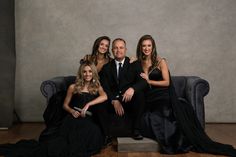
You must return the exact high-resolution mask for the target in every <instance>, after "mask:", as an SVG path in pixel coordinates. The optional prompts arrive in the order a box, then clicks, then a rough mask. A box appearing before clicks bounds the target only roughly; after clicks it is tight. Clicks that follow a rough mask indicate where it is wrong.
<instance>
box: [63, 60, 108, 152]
mask: <svg viewBox="0 0 236 157" xmlns="http://www.w3.org/2000/svg"><path fill="white" fill-rule="evenodd" d="M106 100H107V95H106V93H105V92H104V91H103V88H102V87H101V85H100V82H99V77H98V73H97V69H96V66H95V65H94V64H93V63H92V62H89V61H85V62H84V63H82V64H81V65H80V68H79V70H78V74H77V79H76V81H75V83H74V84H71V85H70V86H69V88H68V90H67V95H66V98H65V101H64V104H63V108H64V109H65V110H66V111H67V112H68V113H69V115H68V116H67V117H66V118H65V120H64V121H63V124H62V128H61V132H62V135H64V137H66V141H67V143H68V144H67V148H68V153H69V154H73V155H74V156H90V155H92V154H95V153H97V152H99V151H100V149H101V147H102V145H103V136H102V133H101V130H100V128H99V127H98V126H97V124H96V123H95V118H94V115H92V116H91V114H88V113H93V109H94V108H93V107H94V105H96V104H100V103H102V102H104V101H106ZM75 107H77V108H80V109H81V110H76V109H75Z"/></svg>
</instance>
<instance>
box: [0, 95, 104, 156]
mask: <svg viewBox="0 0 236 157" xmlns="http://www.w3.org/2000/svg"><path fill="white" fill-rule="evenodd" d="M96 97H97V95H92V94H89V93H81V94H74V95H73V97H72V100H71V103H70V106H71V107H74V106H76V107H80V108H82V107H83V106H84V105H85V104H86V103H87V102H89V101H91V100H93V99H94V98H96ZM54 101H56V99H54ZM52 103H55V102H51V104H52ZM59 104H60V103H59ZM89 110H90V111H91V112H93V106H92V107H91V108H89ZM52 114H53V113H52ZM57 130H58V131H54V132H53V134H50V137H46V138H44V139H43V140H40V141H39V142H38V141H36V140H21V141H19V142H17V143H16V144H2V145H0V155H5V156H6V157H19V156H23V157H89V156H91V155H93V154H96V153H98V152H99V151H100V150H101V148H102V145H103V141H104V139H103V136H102V133H101V130H100V128H99V127H98V125H97V124H96V123H95V120H94V116H86V117H85V118H81V117H80V118H74V117H73V116H72V115H70V114H67V115H66V116H65V118H64V119H63V120H62V122H61V125H60V127H59V128H58V129H57Z"/></svg>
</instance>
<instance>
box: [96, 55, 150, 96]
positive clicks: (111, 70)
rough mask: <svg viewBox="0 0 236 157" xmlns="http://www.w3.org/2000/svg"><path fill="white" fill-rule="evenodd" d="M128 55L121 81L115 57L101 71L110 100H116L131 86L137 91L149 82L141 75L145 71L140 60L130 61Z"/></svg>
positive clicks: (102, 81)
mask: <svg viewBox="0 0 236 157" xmlns="http://www.w3.org/2000/svg"><path fill="white" fill-rule="evenodd" d="M129 62H130V60H129V58H128V57H125V62H124V65H123V68H122V72H121V75H120V81H118V80H117V70H116V63H115V60H114V59H113V60H112V61H111V62H109V63H107V64H106V65H104V66H103V68H102V70H101V73H100V80H101V84H102V86H103V88H104V90H105V92H106V93H107V95H108V98H109V100H116V99H119V97H120V96H121V95H122V94H123V93H124V92H125V91H126V90H127V89H128V88H129V87H132V88H133V89H134V91H135V92H137V91H141V90H143V89H144V88H145V87H146V86H147V83H146V81H145V80H144V79H142V78H141V77H140V73H141V72H143V70H142V66H141V64H140V62H138V61H136V62H134V63H132V64H130V63H129Z"/></svg>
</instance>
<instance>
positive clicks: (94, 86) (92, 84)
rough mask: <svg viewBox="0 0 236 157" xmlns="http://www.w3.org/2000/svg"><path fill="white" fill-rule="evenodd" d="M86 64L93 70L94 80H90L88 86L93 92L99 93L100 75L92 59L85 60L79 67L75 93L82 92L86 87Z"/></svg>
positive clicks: (90, 91)
mask: <svg viewBox="0 0 236 157" xmlns="http://www.w3.org/2000/svg"><path fill="white" fill-rule="evenodd" d="M86 66H89V67H90V68H91V70H92V80H91V81H90V84H89V86H88V91H89V93H91V94H97V92H98V88H99V87H100V82H99V76H98V72H97V68H96V66H95V65H94V63H92V62H91V61H85V62H82V63H81V65H80V67H79V70H78V72H77V77H76V80H75V91H74V93H81V91H82V90H83V88H84V87H85V81H84V75H83V73H84V68H85V67H86Z"/></svg>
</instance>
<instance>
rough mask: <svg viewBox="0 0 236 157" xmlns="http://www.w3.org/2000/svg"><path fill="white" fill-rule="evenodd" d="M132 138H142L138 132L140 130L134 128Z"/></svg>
mask: <svg viewBox="0 0 236 157" xmlns="http://www.w3.org/2000/svg"><path fill="white" fill-rule="evenodd" d="M133 139H135V140H142V139H143V136H142V135H141V134H140V132H139V131H138V130H135V131H134V134H133Z"/></svg>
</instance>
